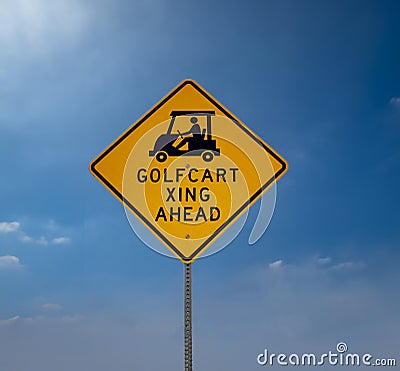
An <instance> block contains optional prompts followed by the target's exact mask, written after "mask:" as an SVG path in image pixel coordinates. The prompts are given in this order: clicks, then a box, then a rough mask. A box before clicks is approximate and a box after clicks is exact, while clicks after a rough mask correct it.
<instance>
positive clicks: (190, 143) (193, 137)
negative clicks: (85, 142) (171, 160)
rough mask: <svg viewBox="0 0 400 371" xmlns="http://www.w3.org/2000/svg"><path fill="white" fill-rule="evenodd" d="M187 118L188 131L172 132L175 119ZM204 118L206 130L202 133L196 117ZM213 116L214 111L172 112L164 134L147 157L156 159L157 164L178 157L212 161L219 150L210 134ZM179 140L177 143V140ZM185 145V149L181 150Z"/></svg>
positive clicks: (218, 153)
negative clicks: (188, 118)
mask: <svg viewBox="0 0 400 371" xmlns="http://www.w3.org/2000/svg"><path fill="white" fill-rule="evenodd" d="M180 116H188V117H190V122H191V124H192V127H191V129H190V130H189V131H187V132H185V133H181V132H180V131H179V130H177V134H176V133H173V132H172V129H173V127H174V123H175V120H176V118H177V117H180ZM199 116H206V119H207V128H204V129H203V130H202V131H201V129H200V125H199V124H198V117H199ZM212 116H215V111H172V112H171V121H170V123H169V126H168V130H167V132H166V134H161V135H160V136H159V137H158V138H157V140H156V142H155V144H154V149H152V150H150V151H149V156H151V157H153V156H155V157H156V160H157V161H158V162H164V161H166V160H167V158H168V156H170V157H178V156H182V155H186V156H201V157H202V159H203V160H204V161H206V162H210V161H212V160H213V158H214V156H219V155H220V149H219V148H217V141H216V140H215V139H213V138H212V133H211V117H212ZM179 138H181V141H180V142H179V141H178V139H179ZM186 144H187V149H183V148H182V147H184V146H185V145H186Z"/></svg>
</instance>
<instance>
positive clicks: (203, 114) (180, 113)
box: [171, 110, 215, 117]
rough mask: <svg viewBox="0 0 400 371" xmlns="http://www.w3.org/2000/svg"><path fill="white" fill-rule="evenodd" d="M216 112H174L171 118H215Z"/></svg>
mask: <svg viewBox="0 0 400 371" xmlns="http://www.w3.org/2000/svg"><path fill="white" fill-rule="evenodd" d="M214 115H215V111H194V110H192V111H172V112H171V116H172V117H174V116H214Z"/></svg>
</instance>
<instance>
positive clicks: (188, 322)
mask: <svg viewBox="0 0 400 371" xmlns="http://www.w3.org/2000/svg"><path fill="white" fill-rule="evenodd" d="M183 309H184V322H183V323H184V332H185V337H184V338H185V371H192V370H193V367H192V363H193V362H192V357H193V346H192V345H193V341H192V340H193V337H192V264H191V263H189V264H184V308H183Z"/></svg>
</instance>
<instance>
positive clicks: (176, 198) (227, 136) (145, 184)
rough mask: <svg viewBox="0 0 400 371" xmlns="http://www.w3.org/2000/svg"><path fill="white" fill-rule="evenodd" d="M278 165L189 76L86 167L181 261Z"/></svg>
mask: <svg viewBox="0 0 400 371" xmlns="http://www.w3.org/2000/svg"><path fill="white" fill-rule="evenodd" d="M286 170H287V163H286V161H285V160H284V159H283V158H282V157H281V156H279V155H278V154H277V153H276V152H275V151H274V150H272V149H271V148H270V147H269V146H268V145H267V144H266V143H264V141H262V140H261V139H260V138H259V137H258V136H257V135H256V134H254V133H253V132H252V131H251V130H250V129H249V128H248V127H246V126H245V125H244V124H243V123H242V122H241V121H240V120H239V119H238V118H236V117H235V116H234V115H233V114H232V113H231V112H229V111H228V110H227V109H226V108H225V107H224V106H223V105H222V104H221V103H219V102H218V101H217V100H216V99H215V98H213V97H212V96H211V95H210V94H209V93H208V92H206V91H205V90H204V89H203V88H202V87H200V86H199V85H198V84H197V83H196V82H194V81H193V80H184V81H183V82H182V83H180V84H179V85H178V86H177V87H176V88H175V89H174V90H172V91H171V92H170V93H169V94H168V95H167V96H166V97H165V98H163V99H162V100H161V101H160V102H159V103H157V104H156V105H155V106H154V107H153V108H152V109H151V110H150V111H149V112H147V113H146V114H145V115H144V116H143V117H142V118H141V119H139V120H138V121H137V122H136V123H135V124H134V125H133V126H131V127H130V128H129V129H128V130H127V131H126V132H125V133H123V134H122V135H121V136H120V137H119V138H118V139H117V140H115V141H114V142H113V143H112V144H111V145H110V146H109V147H108V148H106V149H105V150H104V151H103V152H102V153H101V154H100V155H99V156H98V157H97V158H96V159H95V160H93V162H92V163H91V165H90V171H91V172H92V174H93V175H94V176H95V177H96V178H97V179H98V180H99V181H100V182H101V183H102V184H103V185H104V186H105V187H106V188H107V189H108V190H109V191H111V193H112V194H113V195H114V196H115V197H117V199H118V200H119V201H121V202H122V203H123V204H124V206H125V207H126V208H127V209H128V210H129V211H130V212H131V213H133V214H134V215H135V216H136V217H137V218H138V219H139V220H140V221H141V222H142V223H143V224H144V225H145V226H146V227H147V228H148V229H149V230H150V231H151V232H152V233H153V234H154V235H155V236H156V237H157V238H158V239H159V240H160V241H161V242H162V243H163V244H164V245H165V246H166V247H167V248H168V249H169V250H170V251H171V252H172V253H173V254H174V255H175V256H176V257H177V258H179V259H180V260H181V261H183V262H184V263H186V264H188V263H191V262H192V261H193V260H195V259H196V258H198V257H199V256H200V255H201V254H202V253H203V252H204V251H205V250H206V249H207V248H209V247H210V246H211V245H212V243H213V242H215V241H216V239H217V238H218V237H220V236H221V235H222V234H223V233H224V232H225V231H226V230H227V229H228V228H229V226H231V225H232V224H233V223H234V222H235V221H236V220H237V219H238V218H239V217H240V216H241V215H243V213H244V212H245V211H246V210H247V209H248V208H249V207H250V206H251V205H252V204H253V203H254V202H255V201H256V200H257V199H259V198H260V197H261V196H262V194H263V193H264V192H265V191H266V190H267V189H268V188H269V187H270V186H271V185H272V184H273V183H274V182H276V181H277V180H278V179H279V178H280V177H281V176H282V175H283V174H284V172H285V171H286Z"/></svg>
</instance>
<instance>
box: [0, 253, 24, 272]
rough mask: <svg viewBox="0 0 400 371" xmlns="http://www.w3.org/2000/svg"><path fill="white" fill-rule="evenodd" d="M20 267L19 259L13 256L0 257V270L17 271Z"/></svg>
mask: <svg viewBox="0 0 400 371" xmlns="http://www.w3.org/2000/svg"><path fill="white" fill-rule="evenodd" d="M21 267H22V265H21V263H20V261H19V258H17V257H16V256H13V255H4V256H0V269H18V268H21Z"/></svg>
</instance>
